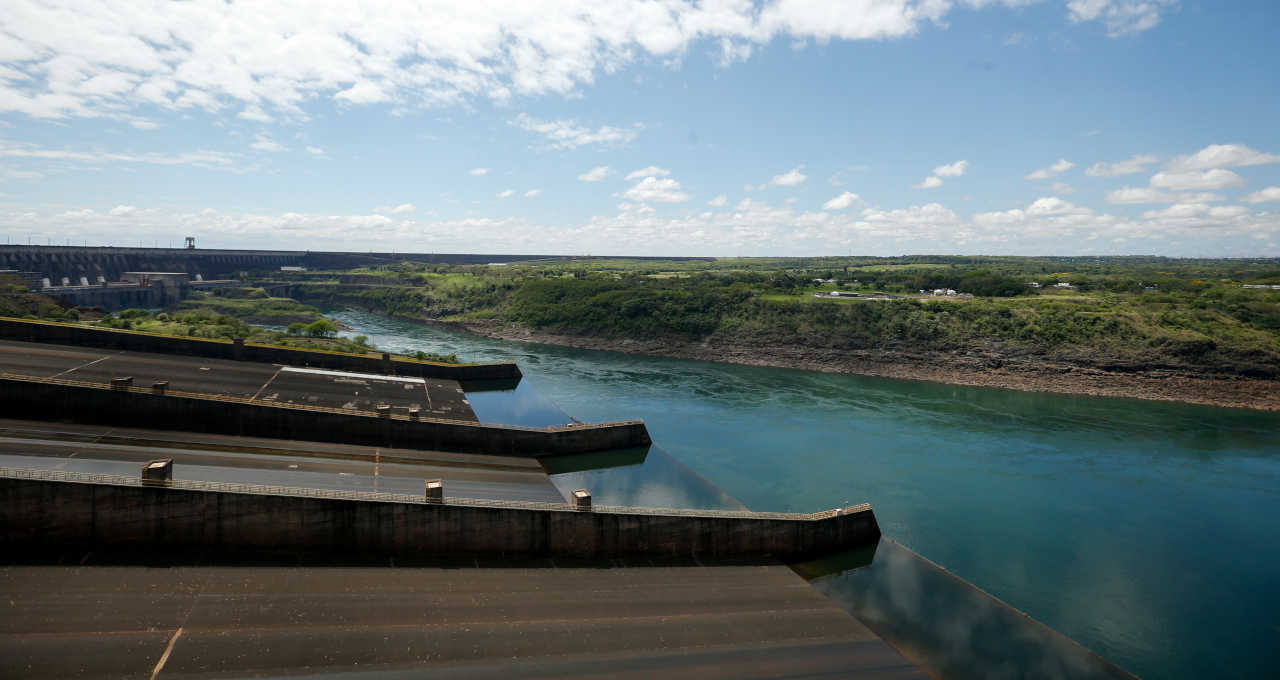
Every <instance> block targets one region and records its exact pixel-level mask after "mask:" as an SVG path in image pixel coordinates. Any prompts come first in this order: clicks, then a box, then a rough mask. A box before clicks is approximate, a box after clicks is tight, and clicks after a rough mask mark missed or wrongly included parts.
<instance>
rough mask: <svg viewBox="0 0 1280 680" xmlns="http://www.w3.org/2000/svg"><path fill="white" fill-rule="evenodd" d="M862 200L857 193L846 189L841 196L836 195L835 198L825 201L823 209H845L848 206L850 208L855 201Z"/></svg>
mask: <svg viewBox="0 0 1280 680" xmlns="http://www.w3.org/2000/svg"><path fill="white" fill-rule="evenodd" d="M861 200H862V198H861V197H860V196H858V195H857V194H855V193H853V192H851V191H846V192H844V193H842V194H840V195H839V196H836V197H835V198H833V199H831V200H830V201H827V202H826V203H823V204H822V209H823V210H845V209H846V208H849V207H850V206H852V205H853V204H854V203H857V202H860V201H861Z"/></svg>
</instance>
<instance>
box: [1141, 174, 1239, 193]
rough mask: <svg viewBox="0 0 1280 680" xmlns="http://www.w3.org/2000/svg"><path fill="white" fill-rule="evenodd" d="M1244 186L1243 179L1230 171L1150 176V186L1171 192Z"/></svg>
mask: <svg viewBox="0 0 1280 680" xmlns="http://www.w3.org/2000/svg"><path fill="white" fill-rule="evenodd" d="M1241 184H1244V179H1243V178H1241V177H1240V175H1237V174H1236V173H1234V172H1231V171H1230V170H1222V169H1215V170H1205V171H1203V172H1197V171H1194V170H1193V171H1190V172H1158V173H1156V174H1154V175H1152V176H1151V186H1153V187H1156V188H1160V189H1171V190H1173V191H1213V190H1215V189H1226V188H1228V187H1234V186H1239V185H1241Z"/></svg>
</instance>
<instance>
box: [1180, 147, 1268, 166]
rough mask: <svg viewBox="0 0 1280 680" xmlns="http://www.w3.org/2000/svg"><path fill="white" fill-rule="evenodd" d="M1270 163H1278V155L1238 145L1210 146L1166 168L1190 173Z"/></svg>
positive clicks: (1183, 157) (1182, 157) (1181, 157)
mask: <svg viewBox="0 0 1280 680" xmlns="http://www.w3.org/2000/svg"><path fill="white" fill-rule="evenodd" d="M1270 163H1280V154H1273V153H1263V152H1261V151H1258V150H1256V149H1250V148H1249V147H1247V146H1242V145H1240V144H1211V145H1209V146H1206V147H1205V148H1203V149H1201V150H1199V151H1197V152H1195V153H1194V154H1191V155H1190V156H1180V157H1178V158H1175V159H1173V160H1172V161H1169V165H1168V166H1167V168H1168V169H1169V170H1172V171H1174V172H1190V171H1193V170H1216V169H1219V168H1237V167H1241V166H1246V165H1267V164H1270Z"/></svg>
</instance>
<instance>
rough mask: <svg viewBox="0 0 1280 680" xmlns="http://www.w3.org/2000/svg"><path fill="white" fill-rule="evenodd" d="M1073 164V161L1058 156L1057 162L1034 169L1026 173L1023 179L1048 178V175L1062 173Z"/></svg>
mask: <svg viewBox="0 0 1280 680" xmlns="http://www.w3.org/2000/svg"><path fill="white" fill-rule="evenodd" d="M1075 166H1076V164H1075V163H1072V162H1071V161H1069V160H1067V159H1065V158H1060V159H1058V162H1057V163H1054V164H1053V165H1050V166H1049V167H1047V168H1040V169H1039V170H1035V171H1033V172H1031V173H1030V174H1028V175H1027V176H1026V177H1024V178H1023V179H1031V180H1035V179H1049V178H1050V177H1054V176H1056V175H1061V174H1062V173H1064V172H1066V171H1068V170H1070V169H1071V168H1074V167H1075Z"/></svg>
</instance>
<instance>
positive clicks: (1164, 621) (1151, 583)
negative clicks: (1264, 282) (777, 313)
mask: <svg viewBox="0 0 1280 680" xmlns="http://www.w3.org/2000/svg"><path fill="white" fill-rule="evenodd" d="M336 316H337V317H338V318H340V319H342V320H343V321H344V322H345V323H347V324H348V325H350V326H352V327H353V328H357V329H359V330H358V331H357V332H358V333H360V334H364V335H368V336H370V339H371V340H372V342H373V343H374V344H376V345H378V346H379V347H384V348H387V349H391V350H397V351H402V350H404V351H407V350H418V349H421V350H425V351H434V352H443V353H457V354H458V355H459V356H460V357H462V358H464V359H465V360H474V361H489V360H514V361H517V362H519V364H520V366H521V369H522V370H523V371H524V373H525V381H524V383H522V386H523V387H524V388H525V390H526V392H525V394H527V395H529V396H528V398H527V399H519V400H517V401H523V402H527V403H525V404H524V405H523V406H520V407H519V408H520V409H521V410H522V412H523V413H524V417H527V418H528V419H529V422H531V423H532V422H535V421H536V420H537V419H538V418H544V419H547V418H549V419H553V420H552V421H553V422H562V421H554V419H555V418H562V415H563V413H568V414H572V415H573V416H574V417H576V418H578V419H580V420H584V421H601V420H612V419H622V418H637V417H638V418H643V419H644V420H645V421H646V423H647V424H648V427H649V431H650V434H651V435H652V437H653V439H654V441H655V442H656V443H657V444H658V447H655V450H654V451H651V452H650V454H649V455H648V457H647V458H646V459H645V461H644V463H643V465H638V466H629V467H627V468H619V469H614V470H592V471H586V472H577V473H572V474H571V475H557V476H556V480H557V484H563V485H565V486H585V487H587V488H590V489H592V491H593V493H594V494H596V496H597V498H598V499H600V500H599V501H598V502H601V503H613V502H620V503H627V504H632V503H640V504H645V505H672V504H684V505H706V506H713V505H725V504H732V503H733V501H734V500H735V499H736V500H737V501H740V502H741V503H743V504H745V505H746V506H748V507H750V508H752V509H754V510H796V511H806V512H807V511H813V510H818V509H823V508H829V507H835V506H837V505H840V504H843V503H844V502H845V501H851V502H855V503H856V502H862V501H868V502H871V503H872V504H873V505H874V506H875V509H876V515H877V517H878V518H879V521H880V524H881V528H882V529H883V530H884V533H885V534H886V535H887V536H889V537H891V538H893V539H896V540H897V541H899V542H901V543H902V544H905V545H906V546H909V547H910V548H912V549H913V550H915V551H917V552H919V553H921V554H923V555H925V556H927V557H928V558H930V559H932V560H933V561H935V562H938V563H940V564H942V565H944V566H945V567H946V568H947V569H949V570H950V571H951V572H953V573H954V574H956V575H958V576H960V577H962V578H963V579H966V580H968V581H970V582H972V583H974V584H976V585H977V586H979V587H981V588H983V589H984V590H986V591H987V592H990V593H991V594H993V595H995V596H997V597H999V598H1001V599H1002V600H1004V601H1005V602H1008V603H1009V604H1011V605H1013V606H1014V607H1017V608H1018V609H1021V610H1022V611H1025V612H1026V613H1028V614H1030V615H1031V616H1033V617H1035V618H1036V619H1038V620H1040V621H1042V622H1044V623H1045V624H1047V625H1049V626H1051V627H1053V628H1054V629H1057V630H1058V631H1060V632H1062V633H1064V634H1066V635H1068V636H1070V637H1071V638H1073V639H1075V640H1077V641H1079V642H1081V643H1082V644H1084V645H1086V646H1087V647H1089V648H1090V649H1093V650H1094V651H1096V652H1098V653H1100V654H1102V655H1103V656H1105V657H1107V658H1108V659H1111V660H1112V661H1114V662H1116V663H1118V664H1120V665H1121V666H1123V667H1125V668H1126V669H1128V670H1130V671H1133V672H1135V673H1138V674H1140V675H1143V676H1145V677H1150V678H1165V677H1169V678H1183V677H1186V678H1190V677H1196V676H1211V677H1263V676H1274V673H1275V671H1276V668H1278V667H1280V579H1278V578H1277V576H1276V574H1277V573H1280V439H1278V438H1277V436H1278V435H1280V415H1277V414H1267V413H1259V412H1251V411H1243V410H1233V409H1215V408H1207V407H1198V406H1185V405H1179V404H1165V403H1159V402H1147V401H1139V400H1126V399H1107V398H1094V397H1072V396H1062V395H1043V394H1030V393H1020V392H1011V391H1004V390H992V389H983V388H967V387H955V386H947V385H936V384H929V383H915V382H907V381H894V380H885V379H875V378H862V377H857V376H836V375H826V374H818V373H810V372H803V371H790V370H780V369H766V368H752V367H740V366H730V365H723V364H711V363H704V362H691V361H679V360H667V359H656V358H650V357H638V356H629V355H623V354H617V353H608V352H592V351H583V350H572V349H566V348H557V347H549V346H543V345H525V344H520V343H508V342H502V341H494V340H487V339H483V338H476V337H473V336H468V335H463V334H458V333H454V332H451V331H445V330H441V329H435V328H430V327H423V326H419V325H416V324H410V323H406V322H398V321H393V320H388V319H384V318H380V317H377V316H373V315H368V314H364V313H359V312H340V313H337V314H336ZM470 396H471V398H472V402H473V404H474V405H476V409H477V413H479V414H480V415H481V417H482V418H483V417H485V408H486V405H485V397H484V396H483V393H477V394H472V395H470ZM492 399H495V400H496V401H494V404H495V405H496V404H497V403H499V402H500V401H503V400H507V401H508V402H509V395H508V397H502V398H499V397H496V396H495V397H492ZM538 404H541V406H539V405H538ZM503 408H506V409H510V407H509V406H504V407H503ZM504 415H505V414H504ZM668 454H669V455H668ZM686 467H687V469H686ZM637 471H640V472H637ZM690 477H692V478H693V479H697V478H698V477H701V478H703V479H705V480H708V481H709V482H710V483H709V484H705V485H699V484H696V483H695V484H690V483H689V482H688V479H689V478H690ZM638 478H639V479H642V480H648V481H637V479H638ZM717 488H718V489H720V490H723V492H724V494H727V496H728V497H725V495H724V494H720V493H719V492H718V491H716V489H717ZM605 497H608V500H606V498H605ZM877 559H878V561H877V563H876V564H875V565H873V567H872V568H871V569H870V570H864V571H875V570H876V569H881V570H883V569H885V568H887V567H885V566H884V565H885V564H887V561H886V560H885V559H884V558H883V556H881V557H878V558H877ZM857 578H860V577H845V580H846V581H855V580H856V579H857ZM848 586H849V587H854V586H856V583H850V584H848ZM837 599H838V598H837Z"/></svg>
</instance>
